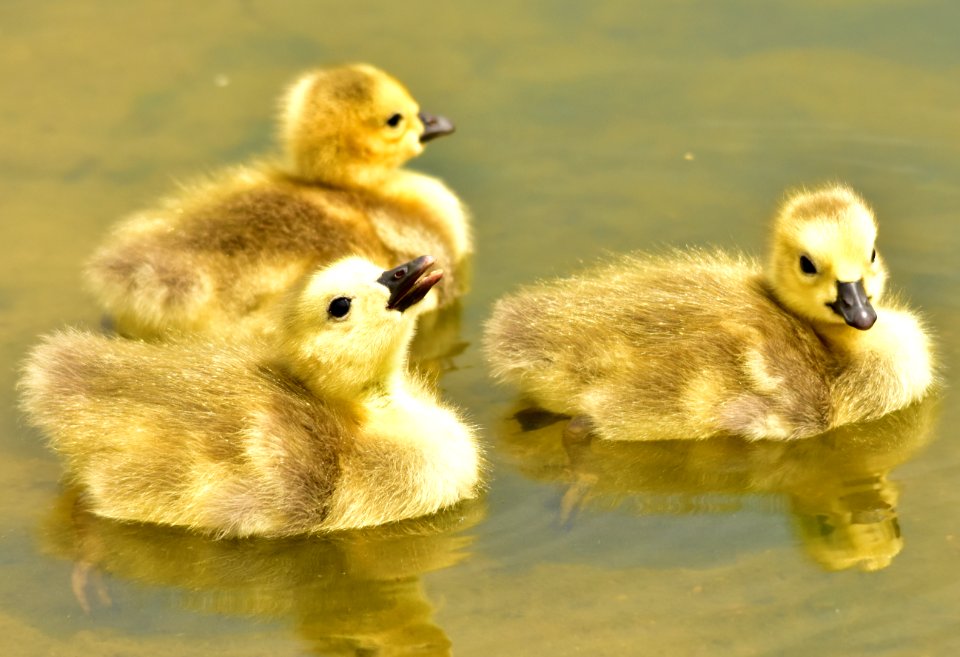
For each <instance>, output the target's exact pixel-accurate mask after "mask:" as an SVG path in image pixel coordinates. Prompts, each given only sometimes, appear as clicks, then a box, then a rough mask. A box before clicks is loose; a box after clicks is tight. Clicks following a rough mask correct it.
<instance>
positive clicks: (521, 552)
mask: <svg viewBox="0 0 960 657" xmlns="http://www.w3.org/2000/svg"><path fill="white" fill-rule="evenodd" d="M175 4H176V3H173V4H171V3H167V2H154V1H152V0H151V1H145V2H138V3H131V4H130V5H129V6H128V5H122V4H117V3H107V2H91V3H83V4H82V5H81V4H80V3H72V2H46V3H26V2H7V3H4V4H3V6H2V7H0V35H2V38H0V79H2V80H3V90H4V92H3V94H2V95H0V117H2V120H0V145H2V148H0V180H2V183H0V184H2V193H0V216H2V220H0V248H2V249H3V254H2V257H0V271H2V272H3V276H2V278H0V285H2V287H0V326H2V327H3V330H2V332H0V336H2V337H0V339H2V344H0V350H2V351H0V353H2V357H3V362H4V367H3V368H2V374H0V376H2V382H0V383H2V384H0V395H2V397H0V399H2V410H0V422H2V429H3V431H2V434H0V451H2V453H0V456H2V458H0V487H2V494H0V513H2V522H0V637H2V638H0V652H2V654H4V655H8V656H18V655H25V656H26V655H31V656H32V655H85V656H91V657H94V656H98V655H155V654H159V653H161V652H164V653H170V654H180V655H193V654H197V655H200V654H203V655H209V654H217V655H263V654H271V655H341V654H343V655H354V654H360V655H372V654H385V655H386V654H423V655H442V654H449V653H453V654H456V655H478V656H481V655H483V656H485V655H531V654H535V655H536V654H543V655H559V656H563V655H575V654H589V655H633V654H636V655H641V654H642V655H666V656H673V655H710V656H712V655H724V656H726V655H731V656H739V655H788V656H794V655H797V656H800V655H817V656H823V655H865V654H870V655H905V656H908V655H909V656H913V655H954V654H957V653H958V651H960V593H958V586H957V585H958V580H960V523H958V513H957V508H958V505H960V486H958V485H957V482H958V481H960V435H958V429H957V427H958V426H960V411H958V409H957V405H956V403H955V399H956V392H955V390H956V388H957V385H956V384H957V382H958V381H957V374H956V372H957V371H958V367H957V365H958V353H960V334H958V329H957V326H960V275H958V269H957V262H958V261H960V260H958V243H960V230H958V222H957V219H956V216H957V208H958V207H960V183H958V181H960V121H958V120H957V116H958V108H960V84H958V80H960V40H958V39H957V36H956V30H957V26H958V25H960V5H958V4H956V3H953V2H950V1H949V0H943V1H942V2H913V1H911V2H896V1H892V0H891V1H886V2H831V1H828V0H817V1H814V0H811V1H808V2H794V3H790V5H789V7H787V6H786V3H778V4H781V5H783V6H781V7H779V8H774V7H772V6H771V5H772V4H773V3H766V2H747V1H739V2H726V3H714V2H708V1H701V2H696V1H691V2H680V3H666V2H663V3H651V2H613V1H608V2H603V1H601V2H594V3H574V2H547V1H545V0H543V1H539V2H528V3H514V2H506V1H503V0H494V1H492V2H486V3H447V4H443V3H435V2H423V1H422V0H411V1H408V2H405V3H360V2H357V3H343V2H336V3H335V2H327V1H320V2H316V1H314V2H289V3H285V4H284V5H283V6H282V7H281V8H277V7H276V6H274V3H268V2H263V1H261V0H247V1H246V2H227V1H222V2H210V3H200V4H196V3H195V4H194V5H192V6H191V8H190V10H189V11H188V12H187V11H180V10H178V9H177V8H176V6H174V5H175ZM352 60H365V61H370V62H373V63H375V64H378V65H380V66H382V67H383V68H385V69H387V70H389V71H391V72H393V73H394V74H395V75H397V76H398V77H399V78H400V79H401V80H404V81H405V82H406V83H407V84H408V85H409V86H410V88H411V89H412V91H413V92H414V94H415V95H416V96H417V97H418V99H419V100H420V101H421V103H422V105H423V106H424V107H425V108H426V109H429V110H431V111H436V112H439V113H443V114H447V115H449V116H451V117H453V118H454V119H456V121H457V123H458V126H459V131H458V133H457V134H456V135H455V136H453V137H451V138H449V139H446V140H441V141H437V142H435V143H434V144H431V145H430V149H429V152H428V153H427V154H425V155H424V156H423V157H422V158H421V159H420V160H419V161H418V162H417V163H416V164H415V166H417V167H419V168H420V169H422V170H424V171H428V172H430V173H433V174H436V175H439V176H441V177H443V178H444V179H445V180H446V181H447V182H448V183H449V184H450V185H451V186H452V187H453V188H454V189H456V190H457V191H458V192H459V193H460V194H461V195H462V197H463V198H464V199H465V201H466V202H467V203H468V204H469V205H470V207H471V208H472V209H473V212H474V214H475V218H476V234H477V245H478V246H477V248H478V254H477V257H476V260H475V266H474V269H475V277H474V278H475V280H474V289H473V291H472V293H471V294H470V296H469V297H467V299H466V301H465V303H464V307H463V312H462V316H461V317H460V321H461V329H460V330H461V338H462V340H463V341H465V342H466V343H468V347H467V348H466V349H465V350H464V351H463V352H462V353H460V354H459V355H457V356H456V357H455V359H454V361H453V363H452V366H451V367H450V368H449V369H448V371H446V373H445V374H444V376H443V378H442V381H441V383H442V386H443V388H444V391H445V394H446V396H447V397H448V398H450V399H451V400H453V401H455V402H456V403H458V404H459V405H461V406H462V407H464V409H465V410H466V411H467V412H468V413H469V415H470V416H471V418H472V419H473V420H474V421H475V422H476V423H477V424H478V425H479V426H480V427H482V430H483V437H484V442H485V444H486V445H487V447H488V452H489V456H490V460H491V463H492V467H491V474H490V490H489V493H488V494H487V496H486V498H485V499H484V500H482V501H480V502H479V503H477V504H474V505H470V506H468V507H464V508H462V509H457V510H455V511H454V512H451V513H448V514H445V515H442V516H439V517H437V518H432V519H427V520H425V521H418V522H413V523H406V524H403V525H400V526H398V527H392V528H384V529H380V530H374V531H369V532H358V533H348V534H344V535H338V536H333V537H329V538H326V539H317V538H314V539H300V540H291V541H240V542H221V543H215V542H210V541H207V540H204V539H200V538H197V537H194V536H190V535H188V534H184V533H181V532H178V531H174V530H168V529H158V528H142V527H136V526H126V525H119V524H116V523H109V522H105V521H103V520H99V519H96V518H91V517H88V516H85V515H84V514H83V513H80V512H77V511H76V510H75V509H74V508H73V506H72V501H73V497H72V495H73V493H72V492H71V491H65V490H62V489H61V487H60V485H59V483H58V478H59V474H60V465H59V463H58V462H57V460H56V458H55V457H54V456H53V455H52V454H50V453H48V452H47V451H46V450H45V448H44V447H43V445H42V442H41V440H40V437H39V436H38V435H37V434H36V433H35V432H34V431H32V430H30V429H27V428H25V427H24V426H23V425H22V421H21V419H20V416H19V414H18V412H17V411H16V408H15V404H16V402H15V394H14V391H13V386H14V382H15V380H16V366H17V363H18V362H19V360H20V359H21V358H22V356H23V354H24V352H25V350H26V349H27V348H28V347H29V346H30V345H31V344H32V343H34V342H35V340H36V339H37V336H38V335H39V334H41V333H44V332H48V331H51V330H53V329H54V328H56V327H59V326H62V325H64V324H74V325H86V326H93V325H95V324H96V323H97V320H98V316H97V311H96V309H95V308H94V306H93V304H92V303H91V301H90V299H89V297H88V296H87V295H86V294H85V293H84V292H83V291H82V289H81V286H80V283H79V270H80V266H81V263H82V262H83V260H84V259H85V258H86V257H87V256H88V255H89V254H90V252H91V251H92V249H93V248H94V246H95V245H96V244H97V243H98V242H99V240H100V239H101V238H102V237H103V235H104V233H105V231H106V230H107V228H108V226H110V225H111V224H112V223H113V222H115V221H116V220H117V219H119V218H120V217H122V216H123V215H124V214H126V213H129V212H131V211H133V210H135V209H137V208H138V207H141V206H144V205H146V204H148V203H150V202H152V201H153V200H154V199H155V198H156V197H158V196H160V195H162V194H165V193H168V192H170V191H172V189H173V185H174V181H177V180H188V179H190V178H191V177H193V176H195V175H197V174H200V173H203V172H205V171H210V170H214V169H216V168H218V167H220V166H223V165H225V164H228V163H231V162H235V161H239V160H243V159H246V158H249V157H253V156H255V155H257V154H261V153H265V152H269V151H270V149H271V148H272V137H271V121H272V113H273V111H274V106H275V105H274V102H275V101H274V98H275V97H276V96H277V94H278V92H279V90H280V89H281V88H282V86H283V85H284V84H286V83H287V82H288V81H289V80H290V79H291V78H292V77H293V76H294V75H295V74H296V73H297V72H299V71H301V70H303V69H305V68H308V67H311V66H315V65H318V64H325V63H331V62H341V61H352ZM826 180H843V181H847V182H849V183H851V184H852V185H853V186H854V187H856V188H857V189H858V190H860V191H861V193H863V194H864V196H865V197H866V198H867V199H868V200H869V201H870V202H871V203H872V204H873V205H874V207H875V209H876V211H877V214H878V217H879V220H880V226H881V231H880V247H881V249H882V250H883V253H884V255H885V257H886V259H887V263H888V265H889V266H890V269H891V273H892V281H893V285H894V287H896V288H898V289H899V290H901V291H902V292H903V294H904V295H905V296H906V297H907V298H909V299H910V300H911V302H912V303H913V304H914V305H916V306H918V307H920V308H922V309H923V311H924V314H925V316H926V317H927V319H928V320H929V323H930V324H931V325H932V326H933V327H934V329H935V331H936V334H937V336H938V340H939V352H940V361H941V363H942V366H943V377H944V381H945V383H946V387H945V392H944V394H943V396H942V398H941V399H940V400H935V401H933V402H931V403H927V404H923V405H921V406H919V407H917V408H913V409H908V410H907V411H905V412H903V413H900V414H897V415H895V416H892V417H890V418H885V419H884V420H881V421H879V422H877V423H874V424H871V425H864V426H862V427H853V428H850V429H848V430H844V431H841V432H836V433H835V434H831V435H826V436H823V437H821V438H818V439H813V440H810V441H806V442H804V443H802V444H791V445H782V444H755V445H748V444H744V443H742V442H738V441H708V442H705V443H697V444H690V443H683V442H679V443H657V444H639V445H612V446H610V445H602V446H594V447H593V448H584V449H577V450H571V451H566V450H564V449H563V448H562V446H561V444H560V442H559V437H558V436H559V428H560V425H557V424H553V425H543V423H538V424H537V426H536V428H535V429H533V430H531V431H526V432H524V431H522V430H521V425H520V424H519V423H518V422H517V421H516V420H515V419H513V414H514V413H515V412H516V411H517V410H518V409H519V406H518V402H517V400H516V399H515V396H514V393H513V392H512V391H511V390H508V389H503V388H497V387H494V386H493V385H492V384H491V383H490V382H489V381H488V379H487V376H486V369H485V367H484V364H483V361H482V358H481V355H480V353H479V349H478V339H479V336H480V332H481V325H482V321H483V319H484V318H485V317H486V316H487V314H488V311H489V308H490V304H491V303H492V302H493V300H494V299H496V298H497V297H498V296H500V295H501V294H503V293H505V292H506V291H508V290H510V289H512V288H513V287H514V286H516V285H517V284H519V283H521V282H525V281H531V280H533V279H536V278H538V277H543V276H549V275H555V274H561V273H565V272H568V271H570V270H571V269H575V268H577V267H579V266H580V265H581V264H582V263H584V262H591V261H593V260H595V259H597V258H599V257H602V256H603V254H604V253H608V252H611V251H623V250H627V249H655V248H659V247H662V246H664V245H683V244H719V245H722V246H729V247H733V246H737V247H740V248H742V249H744V250H746V251H749V252H757V251H758V250H760V249H762V247H763V242H764V230H765V226H766V222H767V220H768V218H769V216H770V214H771V212H772V211H773V210H774V208H775V207H776V205H777V203H778V201H779V199H780V198H781V195H782V193H783V191H784V190H785V189H787V188H789V187H791V186H796V185H801V184H816V183H819V182H823V181H826ZM528 419H529V418H528ZM541 425H542V426H541Z"/></svg>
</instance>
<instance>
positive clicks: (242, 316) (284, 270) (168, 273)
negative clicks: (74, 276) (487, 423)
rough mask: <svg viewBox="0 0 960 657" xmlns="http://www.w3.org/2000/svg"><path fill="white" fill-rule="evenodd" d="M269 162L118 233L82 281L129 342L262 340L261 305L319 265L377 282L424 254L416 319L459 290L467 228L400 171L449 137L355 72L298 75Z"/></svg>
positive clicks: (437, 190)
mask: <svg viewBox="0 0 960 657" xmlns="http://www.w3.org/2000/svg"><path fill="white" fill-rule="evenodd" d="M279 123H280V130H279V133H280V134H279V136H280V141H281V142H282V145H283V157H282V158H280V159H279V160H271V161H261V162H255V163H253V164H250V165H247V166H241V167H238V168H234V169H231V170H228V171H225V172H222V173H220V174H218V175H216V176H214V177H213V178H212V179H211V180H208V181H206V182H198V183H194V184H192V185H189V186H187V187H185V188H184V189H182V190H181V191H180V193H179V194H177V195H175V196H172V197H170V198H168V199H166V200H165V201H163V202H162V203H160V204H159V205H158V206H157V207H154V208H151V209H148V210H145V211H142V212H140V213H137V214H135V215H133V216H132V217H130V218H128V219H127V220H125V221H123V222H121V223H120V224H119V225H118V226H116V227H115V229H114V230H113V231H112V233H111V234H110V235H109V237H108V238H107V240H106V242H105V243H104V244H103V245H102V246H101V247H100V248H99V249H98V250H97V251H96V253H95V254H94V255H93V257H92V259H91V260H90V261H89V263H88V264H87V267H86V270H85V279H86V284H87V287H88V288H89V289H90V290H91V292H92V293H93V295H94V296H95V298H96V299H97V301H98V302H99V304H100V305H101V306H102V308H103V309H104V310H105V312H106V313H107V314H108V316H109V317H110V318H111V319H112V323H113V325H114V326H115V328H116V329H117V330H118V331H119V332H120V333H122V334H124V335H127V336H130V337H140V338H146V339H156V338H165V337H169V336H171V335H176V334H183V333H207V334H212V335H218V336H236V335H238V334H242V335H245V334H250V333H252V334H267V333H270V332H271V331H273V330H274V329H275V328H276V327H275V326H274V325H273V324H272V316H273V315H274V306H275V305H276V304H277V303H278V302H279V301H280V300H281V299H282V298H283V295H284V293H285V291H286V290H288V289H289V288H290V287H291V286H292V285H293V284H294V283H295V282H296V281H297V280H298V279H300V278H301V277H302V276H304V275H305V274H308V273H310V272H311V271H313V270H314V269H316V268H317V267H319V266H322V265H325V264H330V263H331V262H333V261H335V260H338V259H340V258H342V257H344V256H347V255H358V256H361V257H363V258H365V259H367V260H370V261H372V262H374V263H376V264H378V265H379V266H380V267H381V269H386V268H388V267H391V266H393V265H394V264H395V263H397V262H403V261H407V260H411V259H413V258H414V257H416V256H418V255H420V254H421V253H431V254H433V255H434V256H435V257H436V258H437V260H438V262H439V264H440V266H441V267H443V269H444V271H445V272H446V275H445V276H444V279H443V281H441V283H440V284H439V285H438V286H437V287H436V288H435V290H434V292H432V293H431V295H430V296H429V298H428V299H427V300H426V301H425V302H424V304H421V305H420V307H419V310H429V309H432V308H436V307H441V306H445V305H448V304H450V303H451V302H453V301H454V300H455V299H456V298H458V297H459V296H460V295H461V294H462V293H463V291H464V290H465V282H464V277H465V272H464V268H465V266H466V265H465V263H466V260H467V258H468V256H469V255H470V254H471V252H472V250H473V247H472V240H471V234H470V226H469V219H468V216H467V213H466V210H465V208H464V206H463V205H462V204H461V203H460V201H459V199H458V198H457V196H456V195H455V194H454V193H453V192H452V191H450V190H449V189H448V188H447V187H446V186H445V185H444V184H443V183H442V182H441V181H440V180H438V179H436V178H433V177H430V176H427V175H424V174H421V173H416V172H414V171H410V170H408V169H404V168H402V166H403V164H404V163H405V162H407V161H408V160H409V159H410V158H413V157H415V156H416V155H419V154H420V153H421V152H422V151H423V148H424V144H425V143H426V142H428V141H429V140H431V139H434V138H436V137H439V136H441V135H446V134H449V133H451V132H453V130H454V127H453V124H452V123H451V122H450V121H449V120H447V119H445V118H443V117H440V116H433V115H430V114H427V113H426V112H422V111H420V108H419V106H418V105H417V102H416V101H415V100H414V99H413V98H412V97H411V96H410V94H409V92H408V91H407V90H406V89H405V88H404V87H403V85H401V84H400V83H399V82H398V81H397V80H395V79H394V78H392V77H390V76H389V75H388V74H386V73H384V72H383V71H381V70H379V69H376V68H374V67H373V66H369V65H365V64H357V65H352V66H345V67H342V68H332V69H323V70H316V71H312V72H309V73H307V74H305V75H303V76H302V77H300V78H299V79H298V80H297V81H296V82H295V83H294V84H293V85H292V86H291V87H290V89H289V90H288V91H287V92H286V94H285V95H284V96H283V99H282V101H281V113H280V117H279Z"/></svg>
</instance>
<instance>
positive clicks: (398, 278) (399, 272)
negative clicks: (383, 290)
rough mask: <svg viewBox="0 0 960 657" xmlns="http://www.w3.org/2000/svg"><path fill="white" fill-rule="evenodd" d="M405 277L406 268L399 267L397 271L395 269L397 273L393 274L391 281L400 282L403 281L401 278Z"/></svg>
mask: <svg viewBox="0 0 960 657" xmlns="http://www.w3.org/2000/svg"><path fill="white" fill-rule="evenodd" d="M406 275H407V268H406V267H400V268H399V269H397V271H395V272H393V280H395V281H401V280H403V277H404V276H406Z"/></svg>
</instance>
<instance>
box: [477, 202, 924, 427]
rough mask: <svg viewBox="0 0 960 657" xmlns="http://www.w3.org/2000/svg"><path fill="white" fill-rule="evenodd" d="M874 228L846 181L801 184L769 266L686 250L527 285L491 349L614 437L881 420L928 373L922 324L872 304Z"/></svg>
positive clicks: (896, 306) (499, 312) (876, 262)
mask: <svg viewBox="0 0 960 657" xmlns="http://www.w3.org/2000/svg"><path fill="white" fill-rule="evenodd" d="M876 234H877V227H876V222H875V220H874V217H873V213H872V212H871V211H870V209H869V208H868V207H867V206H866V204H865V203H864V202H863V201H862V200H861V199H860V198H859V197H858V196H857V195H856V194H855V193H854V192H853V191H851V190H850V189H849V188H847V187H844V186H837V185H835V186H827V187H824V188H821V189H817V190H814V191H803V192H799V193H797V194H795V195H793V196H792V197H791V198H790V199H789V200H788V201H787V202H786V204H785V205H784V206H783V208H782V209H781V211H780V213H779V214H778V215H777V217H776V219H775V220H774V223H773V232H772V239H771V247H770V257H769V262H768V265H767V267H766V268H762V267H761V266H760V265H759V263H757V262H755V261H754V260H752V259H749V258H747V257H744V256H740V255H728V254H724V253H722V252H709V251H703V250H694V251H689V252H675V253H671V254H667V255H663V256H660V257H650V256H640V255H635V256H630V257H625V258H623V259H621V260H619V261H617V262H615V263H613V264H608V265H604V266H601V267H598V268H596V269H594V270H593V271H591V272H588V273H586V274H583V275H580V276H574V277H571V278H567V279H561V280H558V281H553V282H547V283H542V284H539V285H533V286H530V287H527V288H525V289H523V290H521V291H520V292H518V293H516V294H513V295H511V296H508V297H506V298H505V299H503V300H501V301H499V302H498V303H497V305H496V307H495V309H494V312H493V316H492V318H491V319H490V320H489V322H488V324H487V327H486V334H485V344H486V351H487V354H488V358H489V360H490V362H491V364H492V367H493V372H494V374H495V376H497V377H498V378H499V379H502V380H506V381H511V382H513V383H516V384H518V385H519V386H520V388H521V389H522V390H523V391H524V392H525V393H527V394H528V395H530V396H531V397H532V398H533V400H534V401H536V402H537V403H539V404H540V405H542V406H543V407H544V408H546V409H547V410H550V411H554V412H559V413H567V414H572V415H576V416H584V417H585V418H587V419H589V422H590V425H591V426H592V428H593V429H594V430H595V431H596V433H597V434H599V435H600V436H602V437H604V438H610V439H616V440H647V439H660V438H703V437H706V436H710V435H713V434H717V433H732V434H739V435H743V436H746V437H749V438H754V439H759V438H772V439H791V438H800V437H804V436H811V435H814V434H817V433H821V432H823V431H826V430H828V429H830V428H833V427H836V426H840V425H843V424H847V423H850V422H855V421H859V420H868V419H873V418H877V417H880V416H882V415H884V414H886V413H889V412H890V411H893V410H895V409H898V408H901V407H903V406H906V405H908V404H910V403H911V402H913V401H916V400H917V399H919V398H921V397H923V395H924V394H925V393H926V392H927V390H928V389H929V388H930V386H931V385H932V383H933V380H934V377H933V372H932V364H931V356H930V346H929V342H930V341H929V339H928V336H927V335H926V332H925V330H924V329H923V327H922V325H921V323H920V321H919V320H918V319H917V317H916V316H915V315H914V314H913V313H912V312H910V311H909V310H907V309H906V308H905V307H904V306H903V305H902V304H900V303H898V302H896V301H891V300H885V301H883V300H882V294H883V289H884V284H885V281H886V271H885V269H884V267H883V264H882V261H881V260H880V258H879V256H878V255H877V253H876V248H875V240H876ZM874 322H875V325H874Z"/></svg>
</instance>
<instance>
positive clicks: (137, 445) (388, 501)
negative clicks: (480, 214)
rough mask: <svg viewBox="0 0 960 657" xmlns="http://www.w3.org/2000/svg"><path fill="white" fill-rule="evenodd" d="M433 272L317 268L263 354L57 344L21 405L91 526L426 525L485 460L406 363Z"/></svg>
mask: <svg viewBox="0 0 960 657" xmlns="http://www.w3.org/2000/svg"><path fill="white" fill-rule="evenodd" d="M434 262H435V261H434V259H433V258H432V257H430V256H423V257H420V258H418V259H416V260H414V261H412V262H409V263H406V264H404V265H401V266H400V267H397V268H395V269H393V270H390V271H386V272H381V271H380V269H379V268H378V267H376V266H375V265H373V264H372V263H370V262H367V261H364V260H361V259H359V258H356V257H351V258H347V259H345V260H342V261H339V262H337V263H335V264H333V265H331V266H329V267H328V268H325V269H321V270H319V271H318V272H317V273H315V274H313V275H311V276H309V277H307V278H306V279H305V280H304V282H303V283H302V284H301V285H300V286H299V287H298V288H297V289H295V290H292V291H291V292H290V294H289V298H288V300H287V303H286V304H285V305H284V307H283V310H282V312H281V315H282V316H281V318H280V319H279V320H278V322H279V324H280V325H281V326H282V330H281V331H279V332H278V333H277V334H276V335H275V336H274V339H273V340H269V341H267V340H250V341H248V342H246V343H243V342H238V343H228V342H224V341H221V342H214V341H206V342H203V341H174V342H169V343H159V344H155V343H147V342H142V341H132V340H126V339H123V338H118V337H105V336H102V335H95V334H91V333H85V332H80V331H77V330H68V331H64V332H60V333H56V334H54V335H52V336H49V337H47V338H46V339H45V340H44V341H43V342H42V344H40V345H39V346H38V347H37V348H35V349H34V350H33V352H32V353H31V354H30V356H29V358H28V359H27V361H26V364H25V367H24V373H23V378H22V380H21V382H20V388H21V391H22V406H23V408H24V409H25V411H26V415H27V417H28V419H29V421H30V422H31V423H32V424H34V425H35V426H37V427H39V428H40V429H42V430H43V431H44V432H45V433H46V434H48V435H49V438H50V442H51V445H52V447H53V449H54V450H55V451H57V452H59V453H60V455H61V456H62V457H63V458H64V459H65V461H66V471H67V475H68V479H69V480H71V481H70V483H71V484H74V485H77V486H78V487H79V488H80V489H81V490H83V492H84V496H85V498H86V499H85V503H86V504H88V505H89V507H90V510H91V511H93V512H94V513H96V514H98V515H100V516H105V517H109V518H114V519H120V520H131V521H141V522H149V523H157V524H167V525H178V526H184V527H188V528H192V529H193V530H196V531H199V532H202V533H205V534H210V535H214V536H216V537H241V536H250V535H262V536H282V535H290V534H300V533H311V532H324V531H331V530H340V529H348V528H357V527H366V526H374V525H381V524H384V523H390V522H394V521H397V520H401V519H405V518H412V517H416V516H422V515H426V514H431V513H434V512H436V511H438V510H440V509H442V508H444V507H449V506H451V505H453V504H455V503H457V502H458V501H460V500H463V499H466V498H472V497H474V496H475V495H476V494H477V487H478V481H479V469H480V464H481V457H480V454H479V449H478V446H477V442H476V438H475V435H474V431H473V430H472V429H471V428H470V427H468V426H466V425H465V424H464V422H463V420H461V419H460V417H458V415H457V414H456V413H455V412H454V411H453V410H451V409H450V408H448V407H446V406H444V405H443V404H441V403H440V402H439V401H438V400H437V399H436V398H435V397H434V395H433V394H432V393H430V392H428V390H427V388H426V387H425V386H424V385H423V384H421V382H419V381H417V380H415V379H411V378H410V376H409V375H408V374H407V372H406V368H405V366H406V349H407V346H408V344H409V342H410V339H411V337H412V334H413V331H414V325H415V318H414V317H413V316H412V313H410V312H407V311H408V310H409V309H410V308H411V307H413V306H414V305H415V304H416V303H417V302H419V301H420V300H422V299H423V297H424V296H425V295H426V294H427V293H428V292H429V290H430V289H431V288H432V287H433V286H434V285H435V284H436V283H438V282H439V280H440V279H441V277H442V272H441V271H439V270H435V271H431V269H432V268H433V265H434Z"/></svg>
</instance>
